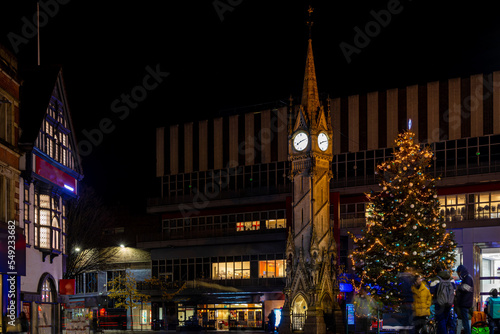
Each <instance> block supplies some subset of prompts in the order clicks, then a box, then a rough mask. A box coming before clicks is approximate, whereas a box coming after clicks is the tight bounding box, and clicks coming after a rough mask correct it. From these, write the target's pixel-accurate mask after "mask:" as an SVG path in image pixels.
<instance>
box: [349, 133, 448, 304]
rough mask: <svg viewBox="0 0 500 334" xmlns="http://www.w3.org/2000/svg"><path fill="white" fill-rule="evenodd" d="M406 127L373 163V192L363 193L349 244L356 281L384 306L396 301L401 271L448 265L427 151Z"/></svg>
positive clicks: (427, 271)
mask: <svg viewBox="0 0 500 334" xmlns="http://www.w3.org/2000/svg"><path fill="white" fill-rule="evenodd" d="M414 136H415V135H414V133H412V132H411V131H410V130H407V131H405V132H404V133H402V134H399V135H398V137H397V139H396V140H395V145H394V147H395V148H394V152H393V158H392V159H391V160H388V161H385V162H383V163H381V164H380V165H379V166H377V172H376V173H377V177H378V179H379V186H380V188H381V190H380V191H379V192H374V191H372V192H371V193H369V194H366V196H367V198H368V200H369V204H368V208H367V219H366V220H367V224H366V228H364V229H363V230H362V234H361V236H360V237H359V238H358V237H356V236H354V235H352V234H351V237H352V238H353V240H354V243H355V246H356V248H355V250H354V251H353V253H352V258H351V260H352V264H353V268H354V270H355V272H356V274H357V276H358V278H359V279H360V281H359V282H358V283H357V284H356V285H358V288H359V287H361V286H363V287H365V288H368V289H367V290H368V291H371V293H372V295H373V296H376V297H378V298H377V299H378V300H379V301H380V302H382V303H384V304H385V305H387V306H394V305H398V302H401V301H402V298H403V291H402V282H401V277H402V276H403V275H402V274H405V273H406V274H407V273H419V274H421V275H422V276H423V277H424V278H430V277H431V276H433V275H434V274H435V271H436V268H437V267H441V268H447V269H450V268H451V266H452V265H453V261H454V254H453V251H454V249H455V246H456V243H455V241H454V240H453V234H452V232H447V231H446V223H445V221H444V218H443V216H441V215H440V213H439V200H438V196H437V189H436V180H435V179H434V178H433V177H432V176H431V175H430V174H429V173H428V172H427V170H426V169H427V167H429V166H430V162H431V160H432V156H433V153H432V151H431V149H430V147H421V146H420V145H419V144H416V143H414V142H413V138H414Z"/></svg>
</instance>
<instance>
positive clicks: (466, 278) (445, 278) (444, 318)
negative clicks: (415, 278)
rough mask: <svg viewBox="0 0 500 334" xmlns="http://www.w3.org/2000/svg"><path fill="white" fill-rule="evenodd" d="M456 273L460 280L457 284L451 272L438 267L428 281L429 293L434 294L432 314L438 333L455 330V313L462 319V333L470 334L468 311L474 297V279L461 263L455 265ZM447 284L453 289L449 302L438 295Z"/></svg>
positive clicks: (445, 333) (447, 286)
mask: <svg viewBox="0 0 500 334" xmlns="http://www.w3.org/2000/svg"><path fill="white" fill-rule="evenodd" d="M457 274H458V277H459V278H460V280H461V282H460V284H459V285H458V286H456V284H455V282H454V281H453V279H452V277H451V273H450V272H449V271H447V270H445V269H442V268H438V273H437V276H436V277H435V278H433V279H432V280H431V282H430V293H431V294H432V295H433V296H434V299H433V305H434V315H435V320H436V324H437V333H438V334H447V333H449V332H456V323H455V320H454V319H455V314H456V318H458V319H460V320H462V327H463V329H464V334H471V328H470V323H469V313H470V311H471V308H472V304H473V298H474V280H473V279H472V276H471V275H470V274H469V271H468V270H467V268H466V267H465V266H463V265H459V266H458V267H457ZM449 286H451V288H452V289H453V290H454V294H453V299H452V300H451V303H450V302H447V301H446V300H443V299H446V298H442V297H441V296H440V294H442V293H444V292H443V291H444V290H445V289H446V288H448V289H449ZM452 307H453V311H454V313H453V312H452ZM429 315H430V313H429Z"/></svg>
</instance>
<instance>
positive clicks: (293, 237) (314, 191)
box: [280, 8, 343, 333]
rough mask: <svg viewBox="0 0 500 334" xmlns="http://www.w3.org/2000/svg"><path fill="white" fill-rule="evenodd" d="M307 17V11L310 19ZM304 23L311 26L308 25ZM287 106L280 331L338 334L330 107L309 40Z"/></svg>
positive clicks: (339, 316) (340, 319) (338, 315)
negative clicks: (296, 98) (298, 88)
mask: <svg viewBox="0 0 500 334" xmlns="http://www.w3.org/2000/svg"><path fill="white" fill-rule="evenodd" d="M311 12H312V9H311V8H310V9H309V15H310V14H311ZM308 24H309V27H310V26H311V25H312V22H308ZM290 107H291V110H290V112H291V117H290V122H289V131H288V159H289V160H290V161H291V164H292V166H291V173H290V175H289V177H290V178H291V179H292V181H293V190H292V192H293V195H292V196H293V203H292V207H293V222H292V224H291V226H290V229H289V231H288V240H287V247H286V256H287V268H286V270H287V274H286V286H285V290H284V292H285V296H286V299H285V305H284V307H283V321H282V325H281V326H280V332H282V331H285V332H290V331H293V330H303V331H304V332H306V333H326V329H327V326H328V327H332V326H335V327H336V328H335V331H336V332H337V333H339V332H341V331H340V327H342V326H343V324H342V315H341V312H340V308H339V307H338V303H337V297H336V296H337V292H338V289H337V284H336V277H335V266H336V263H337V250H336V243H335V238H334V236H333V225H332V223H331V221H330V197H329V196H330V179H331V178H332V171H331V163H332V156H333V153H332V143H331V140H332V138H333V131H332V126H331V117H330V105H329V103H327V105H326V106H324V105H323V104H322V103H321V102H320V99H319V94H318V85H317V82H316V71H315V67H314V57H313V50H312V40H311V37H310V36H309V41H308V49H307V59H306V69H305V75H304V86H303V90H302V101H301V104H300V105H298V106H290ZM339 322H340V323H339ZM339 326H340V327H339Z"/></svg>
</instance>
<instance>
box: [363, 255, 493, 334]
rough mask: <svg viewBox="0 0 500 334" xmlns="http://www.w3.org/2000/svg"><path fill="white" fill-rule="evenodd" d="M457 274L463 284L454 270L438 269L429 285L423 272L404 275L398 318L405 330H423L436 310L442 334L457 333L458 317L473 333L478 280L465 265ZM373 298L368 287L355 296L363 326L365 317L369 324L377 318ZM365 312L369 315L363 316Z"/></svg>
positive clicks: (438, 325) (459, 268)
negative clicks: (374, 314)
mask: <svg viewBox="0 0 500 334" xmlns="http://www.w3.org/2000/svg"><path fill="white" fill-rule="evenodd" d="M457 274H458V276H459V278H460V280H461V282H460V284H459V285H457V284H456V283H455V281H454V280H453V279H452V276H451V273H450V272H449V271H448V270H445V269H443V268H437V275H436V277H434V278H433V279H431V280H430V281H429V284H427V282H425V281H424V279H423V277H422V276H421V275H419V274H409V273H403V274H401V275H400V280H401V292H402V294H403V296H402V297H403V299H404V301H403V303H402V304H401V305H400V307H401V313H400V314H399V317H398V318H399V320H400V322H401V324H402V326H403V327H404V328H405V329H404V330H403V331H405V332H410V330H407V328H413V330H412V331H414V333H417V334H418V333H421V330H422V329H423V328H424V326H425V325H426V323H427V320H428V318H429V317H430V315H431V312H432V313H433V314H434V319H435V322H436V332H437V333H438V334H456V332H457V331H456V329H457V319H461V320H462V326H463V329H464V334H471V328H470V324H469V313H470V311H471V308H472V305H473V297H474V281H473V279H472V276H471V275H470V274H469V271H468V270H467V268H466V267H465V266H463V265H460V266H458V268H457ZM369 300H370V299H369V298H367V296H366V291H364V290H362V291H360V293H359V295H358V296H357V298H355V305H356V313H357V314H358V321H360V325H361V326H360V327H367V324H365V323H364V320H365V318H368V319H366V320H367V321H366V322H367V323H368V320H369V319H370V318H372V317H373V314H371V315H370V311H371V310H369V307H368V306H367V305H370V302H369ZM363 314H364V315H368V316H361V317H360V316H359V315H363ZM366 332H368V330H366ZM422 332H425V331H422ZM490 333H491V334H493V332H490Z"/></svg>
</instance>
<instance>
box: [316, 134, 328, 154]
mask: <svg viewBox="0 0 500 334" xmlns="http://www.w3.org/2000/svg"><path fill="white" fill-rule="evenodd" d="M328 144H329V140H328V136H327V134H326V133H324V132H321V133H320V134H319V135H318V147H319V149H320V150H322V151H326V150H327V149H328Z"/></svg>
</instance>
